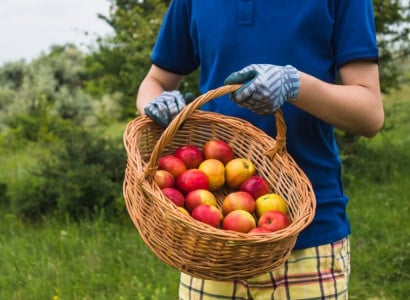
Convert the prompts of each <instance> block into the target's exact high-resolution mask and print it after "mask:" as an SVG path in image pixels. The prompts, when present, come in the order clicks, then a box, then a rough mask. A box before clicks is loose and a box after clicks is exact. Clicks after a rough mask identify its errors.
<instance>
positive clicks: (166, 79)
mask: <svg viewBox="0 0 410 300" xmlns="http://www.w3.org/2000/svg"><path fill="white" fill-rule="evenodd" d="M181 79H182V76H181V75H178V74H174V73H170V72H168V71H166V70H164V69H161V68H159V67H157V66H155V65H152V66H151V68H150V70H149V71H148V73H147V75H146V76H145V78H144V79H143V80H142V82H141V84H140V86H139V89H138V94H137V99H136V106H137V110H138V112H139V113H140V114H141V115H143V114H145V112H144V107H145V106H146V105H147V104H148V103H149V102H151V101H152V100H153V99H154V98H156V97H157V96H159V95H161V93H162V92H164V91H172V90H175V89H177V88H178V86H179V84H180V82H181Z"/></svg>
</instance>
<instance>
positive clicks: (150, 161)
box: [123, 85, 316, 280]
mask: <svg viewBox="0 0 410 300" xmlns="http://www.w3.org/2000/svg"><path fill="white" fill-rule="evenodd" d="M238 87H239V86H238V85H229V86H223V87H220V88H218V89H215V90H211V91H209V92H207V93H205V94H203V95H201V96H200V97H198V98H196V99H195V100H194V101H193V102H192V103H191V104H189V105H187V106H186V107H185V109H184V110H183V111H182V112H181V113H180V114H179V115H178V116H177V117H176V118H175V119H174V120H173V121H172V123H171V124H170V125H169V126H168V127H167V129H166V130H163V129H162V128H161V127H159V126H158V125H156V124H155V123H154V122H153V121H152V120H151V119H149V118H148V117H146V116H139V117H137V118H135V119H134V120H132V121H130V122H129V123H128V125H127V128H126V130H125V133H124V145H125V148H126V151H127V155H128V161H127V168H126V172H125V179H124V186H123V192H124V198H125V202H126V206H127V209H128V212H129V215H130V217H131V219H132V221H133V223H134V225H135V226H136V228H137V229H138V231H139V234H140V236H141V237H142V239H143V240H144V242H145V243H146V244H147V245H148V246H149V248H150V249H151V250H152V251H153V252H154V254H155V255H157V256H158V257H159V258H160V259H161V260H162V261H164V262H165V263H167V264H169V265H170V266H172V267H174V268H176V269H178V270H179V271H181V272H184V273H187V274H190V275H193V276H195V277H198V278H203V279H214V280H241V279H246V278H249V277H252V276H255V275H257V274H260V273H263V272H267V271H271V270H273V269H275V268H277V267H279V266H280V265H282V264H283V263H284V261H285V260H286V259H287V258H288V257H289V254H290V251H291V250H292V248H293V246H294V244H295V242H296V238H297V236H298V234H299V233H300V231H301V230H303V229H304V228H305V227H306V226H307V225H308V224H309V223H310V222H311V221H312V219H313V216H314V211H315V205H316V202H315V196H314V193H313V189H312V186H311V183H310V181H309V180H308V179H307V177H306V175H305V174H304V173H303V172H302V170H301V169H300V168H299V167H298V166H297V164H296V163H295V161H294V160H293V159H292V157H291V156H290V155H289V154H288V152H287V151H286V139H285V134H286V126H285V123H284V119H283V115H282V112H281V111H280V110H279V111H277V112H275V117H276V126H277V136H276V138H275V139H273V138H271V137H269V136H268V135H266V134H265V133H264V132H263V131H261V130H259V129H258V128H256V127H254V126H253V125H251V124H250V123H248V122H246V121H244V120H241V119H238V118H233V117H228V116H224V115H221V114H217V113H211V112H204V111H200V110H199V107H200V106H201V105H203V104H204V103H206V102H208V101H211V100H213V99H215V98H217V97H219V96H221V95H224V94H227V93H230V92H233V91H234V90H236V89H237V88H238ZM212 138H217V139H221V140H224V141H226V142H228V143H229V144H230V145H231V147H232V148H233V149H234V151H235V154H236V156H238V157H239V156H240V157H246V158H248V159H250V160H251V161H252V162H253V163H254V164H255V166H256V170H257V174H258V175H260V176H262V177H264V178H265V179H266V180H267V181H268V182H269V184H270V186H271V188H272V190H273V191H275V192H276V193H279V194H281V195H282V196H283V197H284V198H285V199H286V201H287V204H288V207H289V214H290V217H291V220H292V223H291V225H289V226H288V227H287V228H285V229H282V230H280V231H277V232H275V233H268V234H246V233H237V232H232V231H227V230H222V229H217V228H213V227H211V226H208V225H206V224H204V223H201V222H198V221H196V220H194V219H193V218H191V217H190V216H188V215H185V214H183V213H182V212H180V211H179V210H178V209H177V208H176V206H175V205H173V203H171V202H170V201H169V200H167V199H166V198H165V197H164V195H163V194H162V193H161V191H160V189H159V188H158V186H157V185H156V184H155V183H154V180H153V176H154V173H155V170H156V168H157V164H158V160H159V158H160V157H161V156H162V155H165V154H170V153H172V152H173V151H174V150H175V149H176V148H177V147H178V146H180V145H183V144H188V143H189V144H193V145H196V146H199V147H202V146H203V145H204V144H205V142H206V141H208V140H210V139H212ZM229 192H231V190H229V189H228V188H223V189H222V190H220V191H218V192H217V194H216V196H217V199H218V205H221V204H222V200H223V197H224V195H226V194H228V193H229Z"/></svg>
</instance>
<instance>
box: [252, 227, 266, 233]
mask: <svg viewBox="0 0 410 300" xmlns="http://www.w3.org/2000/svg"><path fill="white" fill-rule="evenodd" d="M269 232H271V231H270V230H269V229H267V228H265V227H259V226H256V227H255V228H253V229H251V230H250V231H249V232H248V233H269Z"/></svg>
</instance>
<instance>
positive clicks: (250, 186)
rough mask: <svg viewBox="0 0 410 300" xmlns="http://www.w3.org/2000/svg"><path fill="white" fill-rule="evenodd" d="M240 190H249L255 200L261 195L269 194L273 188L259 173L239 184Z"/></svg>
mask: <svg viewBox="0 0 410 300" xmlns="http://www.w3.org/2000/svg"><path fill="white" fill-rule="evenodd" d="M239 190H241V191H244V192H248V193H249V194H251V195H252V197H253V199H255V200H256V199H257V198H259V197H260V196H263V195H266V194H269V193H270V192H271V188H270V186H269V184H268V182H267V181H266V180H265V179H264V178H262V177H260V176H258V175H254V176H251V177H249V178H248V179H246V180H245V181H244V182H242V184H241V185H240V186H239Z"/></svg>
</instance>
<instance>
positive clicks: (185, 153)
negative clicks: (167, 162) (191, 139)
mask: <svg viewBox="0 0 410 300" xmlns="http://www.w3.org/2000/svg"><path fill="white" fill-rule="evenodd" d="M174 155H175V156H176V157H179V158H180V159H181V160H182V161H183V162H184V164H185V166H186V167H187V169H196V168H198V166H199V165H200V164H201V162H202V161H203V160H204V156H203V154H202V150H201V149H199V148H198V147H196V146H194V145H183V146H180V147H178V148H177V149H176V150H175V152H174Z"/></svg>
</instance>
